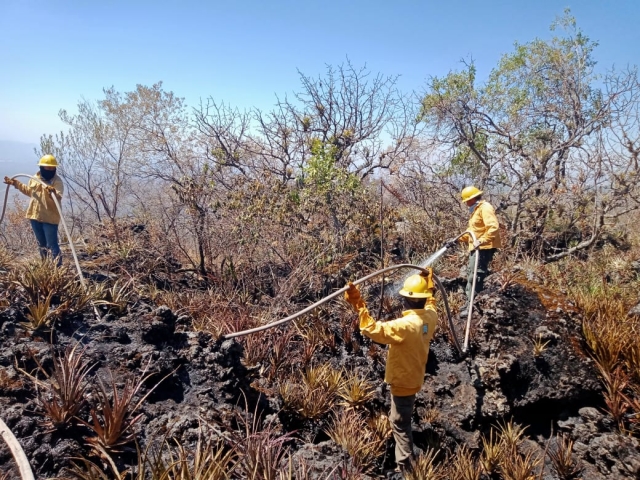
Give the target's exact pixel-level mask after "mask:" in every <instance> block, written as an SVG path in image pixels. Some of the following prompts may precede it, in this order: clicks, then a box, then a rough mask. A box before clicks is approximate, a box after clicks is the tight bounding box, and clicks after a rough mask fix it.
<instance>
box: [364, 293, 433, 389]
mask: <svg viewBox="0 0 640 480" xmlns="http://www.w3.org/2000/svg"><path fill="white" fill-rule="evenodd" d="M434 303H435V300H434V299H433V298H431V299H429V300H428V303H427V305H426V307H425V308H424V309H416V310H406V311H404V312H402V317H400V318H397V319H395V320H391V321H389V322H378V321H376V320H374V319H373V318H372V317H371V315H369V310H367V307H366V306H365V305H364V302H362V304H361V305H359V306H358V316H359V318H360V331H361V332H362V333H363V334H364V335H366V336H367V337H369V338H370V339H371V340H373V341H374V342H378V343H383V344H388V345H389V354H388V356H387V366H386V369H385V376H384V381H385V382H387V383H388V384H389V385H391V393H392V394H393V395H395V396H398V397H405V396H409V395H413V394H414V393H417V392H418V391H419V390H420V388H421V387H422V383H423V382H424V374H425V367H426V365H427V357H428V356H429V344H430V342H431V339H432V338H433V335H434V334H435V331H436V328H437V325H438V315H437V314H436V310H435V306H434Z"/></svg>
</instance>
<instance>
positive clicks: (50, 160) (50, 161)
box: [38, 155, 58, 167]
mask: <svg viewBox="0 0 640 480" xmlns="http://www.w3.org/2000/svg"><path fill="white" fill-rule="evenodd" d="M38 166H39V167H57V166H58V161H57V160H56V157H54V156H53V155H45V156H44V157H42V158H41V159H40V161H39V162H38Z"/></svg>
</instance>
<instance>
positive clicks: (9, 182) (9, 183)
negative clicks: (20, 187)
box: [4, 177, 16, 185]
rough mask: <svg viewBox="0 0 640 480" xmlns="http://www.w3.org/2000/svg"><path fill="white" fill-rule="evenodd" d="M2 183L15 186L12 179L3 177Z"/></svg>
mask: <svg viewBox="0 0 640 480" xmlns="http://www.w3.org/2000/svg"><path fill="white" fill-rule="evenodd" d="M4 183H6V184H7V185H15V183H16V181H15V180H14V179H13V178H9V177H4Z"/></svg>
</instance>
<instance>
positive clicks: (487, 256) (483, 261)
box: [465, 248, 497, 309]
mask: <svg viewBox="0 0 640 480" xmlns="http://www.w3.org/2000/svg"><path fill="white" fill-rule="evenodd" d="M496 251H497V249H495V248H487V249H486V250H474V251H472V252H471V254H470V255H469V264H468V265H467V288H466V289H465V293H466V294H467V309H468V308H469V299H470V298H471V286H472V285H473V269H474V267H475V265H476V255H480V258H479V259H478V272H477V274H476V289H475V294H474V295H473V296H474V298H475V296H476V295H477V294H478V293H479V292H481V291H482V289H483V288H484V279H485V278H487V275H489V263H491V260H493V256H494V255H495V254H496Z"/></svg>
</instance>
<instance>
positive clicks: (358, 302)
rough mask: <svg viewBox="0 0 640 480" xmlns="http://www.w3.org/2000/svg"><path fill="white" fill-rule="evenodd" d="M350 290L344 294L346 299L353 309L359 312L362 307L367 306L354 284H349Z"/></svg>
mask: <svg viewBox="0 0 640 480" xmlns="http://www.w3.org/2000/svg"><path fill="white" fill-rule="evenodd" d="M347 285H349V289H348V290H347V291H346V292H344V299H345V300H346V302H347V303H348V304H350V305H351V306H352V307H353V308H355V309H356V310H358V309H359V308H360V307H363V306H364V305H365V303H364V300H362V297H361V296H360V290H358V287H356V286H355V285H354V284H353V283H352V282H349V283H348V284H347Z"/></svg>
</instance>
